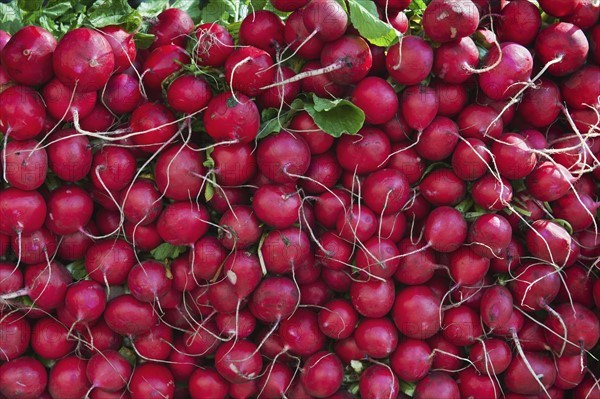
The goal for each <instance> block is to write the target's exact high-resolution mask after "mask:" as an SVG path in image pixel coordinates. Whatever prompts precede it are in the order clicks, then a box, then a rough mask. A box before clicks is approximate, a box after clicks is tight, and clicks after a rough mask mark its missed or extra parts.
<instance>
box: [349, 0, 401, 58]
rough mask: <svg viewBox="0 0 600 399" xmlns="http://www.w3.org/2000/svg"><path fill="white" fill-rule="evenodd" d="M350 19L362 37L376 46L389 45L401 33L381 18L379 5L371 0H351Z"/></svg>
mask: <svg viewBox="0 0 600 399" xmlns="http://www.w3.org/2000/svg"><path fill="white" fill-rule="evenodd" d="M348 4H349V6H350V21H351V22H352V25H353V26H354V27H355V28H356V29H357V30H358V32H359V33H360V34H361V36H362V37H364V38H365V39H367V40H368V41H369V42H371V43H372V44H374V45H376V46H381V47H389V46H391V45H392V44H394V43H395V42H396V41H397V40H398V37H399V36H401V33H400V32H398V31H397V30H396V29H394V28H393V27H392V26H391V25H390V24H388V23H386V22H384V21H382V20H381V19H379V15H378V13H377V6H376V5H375V3H374V2H372V1H371V0H349V1H348Z"/></svg>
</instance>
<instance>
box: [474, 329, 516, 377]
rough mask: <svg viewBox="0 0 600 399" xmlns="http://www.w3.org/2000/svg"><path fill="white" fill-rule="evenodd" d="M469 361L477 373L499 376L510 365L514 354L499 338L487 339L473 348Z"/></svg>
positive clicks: (478, 342)
mask: <svg viewBox="0 0 600 399" xmlns="http://www.w3.org/2000/svg"><path fill="white" fill-rule="evenodd" d="M469 359H470V360H471V361H472V362H473V364H474V365H475V367H476V369H477V371H478V372H479V373H482V374H484V375H485V374H487V375H499V374H501V373H503V372H504V370H506V369H507V368H508V366H509V365H510V362H511V360H512V353H511V350H510V347H509V346H508V344H507V343H506V342H505V341H503V340H501V339H498V338H487V339H485V340H481V341H477V342H475V344H473V345H472V346H471V350H470V351H469Z"/></svg>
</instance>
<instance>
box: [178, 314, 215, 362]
mask: <svg viewBox="0 0 600 399" xmlns="http://www.w3.org/2000/svg"><path fill="white" fill-rule="evenodd" d="M212 310H214V309H212V307H211V311H212ZM184 312H189V310H187V309H185V310H184ZM183 340H184V344H185V353H188V354H190V355H193V356H201V355H212V354H214V353H215V352H216V351H217V348H218V347H219V343H220V342H221V341H220V339H219V336H218V330H217V326H216V324H215V322H214V321H213V320H206V321H204V322H203V323H201V324H200V325H194V326H193V327H192V330H187V331H186V332H185V333H184V335H183Z"/></svg>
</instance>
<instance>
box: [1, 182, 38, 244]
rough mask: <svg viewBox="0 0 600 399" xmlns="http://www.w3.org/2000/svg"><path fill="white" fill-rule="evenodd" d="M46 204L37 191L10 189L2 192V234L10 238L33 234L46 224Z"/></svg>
mask: <svg viewBox="0 0 600 399" xmlns="http://www.w3.org/2000/svg"><path fill="white" fill-rule="evenodd" d="M46 210H47V207H46V202H45V201H44V198H43V197H42V196H41V194H39V193H38V192H37V191H22V190H19V189H18V188H13V187H9V188H7V189H5V190H2V191H0V216H1V217H0V232H1V233H3V234H7V235H9V236H20V235H21V234H31V233H33V232H34V231H36V230H39V229H40V228H41V227H42V225H43V224H44V218H45V215H46Z"/></svg>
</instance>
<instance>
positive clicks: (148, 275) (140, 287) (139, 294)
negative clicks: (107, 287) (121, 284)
mask: <svg viewBox="0 0 600 399" xmlns="http://www.w3.org/2000/svg"><path fill="white" fill-rule="evenodd" d="M171 281H172V280H171V279H170V278H168V277H167V271H166V269H165V266H164V265H163V264H162V263H159V262H156V261H153V260H146V261H143V262H141V263H138V264H136V265H135V266H133V267H132V268H131V270H130V271H129V275H128V276H127V287H129V290H130V291H131V295H133V296H134V297H135V298H136V299H138V300H140V301H142V302H148V303H154V302H160V300H161V299H162V298H163V297H164V296H165V295H167V293H168V291H169V290H170V289H171Z"/></svg>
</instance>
